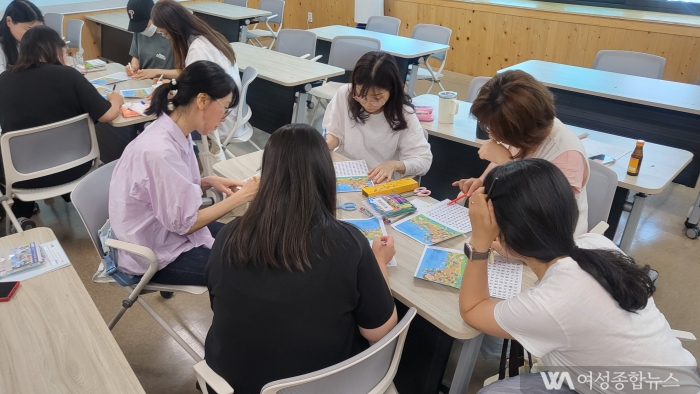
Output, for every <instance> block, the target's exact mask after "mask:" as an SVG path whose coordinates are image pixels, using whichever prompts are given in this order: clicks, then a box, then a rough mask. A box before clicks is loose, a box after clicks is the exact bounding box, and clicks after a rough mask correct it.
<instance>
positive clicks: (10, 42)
mask: <svg viewBox="0 0 700 394" xmlns="http://www.w3.org/2000/svg"><path fill="white" fill-rule="evenodd" d="M8 16H9V17H10V18H12V23H14V24H17V23H25V22H35V21H36V22H42V23H43V22H44V16H43V14H42V13H41V10H40V9H39V8H38V7H37V6H35V5H34V4H32V3H31V2H29V1H26V0H14V1H12V2H11V3H10V4H9V5H8V6H7V8H6V9H5V14H4V15H3V16H2V23H0V49H1V50H2V51H3V52H4V53H5V59H7V66H8V68H9V66H13V65H14V64H15V63H17V58H18V55H19V53H18V52H17V40H15V38H14V37H13V36H12V33H11V32H10V28H9V27H8V26H7V17H8Z"/></svg>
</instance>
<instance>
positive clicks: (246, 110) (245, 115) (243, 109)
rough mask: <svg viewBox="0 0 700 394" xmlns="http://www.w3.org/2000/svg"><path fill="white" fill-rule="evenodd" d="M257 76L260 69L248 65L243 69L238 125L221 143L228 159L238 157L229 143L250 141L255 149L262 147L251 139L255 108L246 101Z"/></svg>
mask: <svg viewBox="0 0 700 394" xmlns="http://www.w3.org/2000/svg"><path fill="white" fill-rule="evenodd" d="M257 77H258V70H256V69H255V68H253V67H248V68H246V69H245V71H243V76H242V77H241V100H240V103H239V104H238V108H237V111H238V117H237V118H236V125H235V126H234V127H233V131H232V132H231V134H229V135H228V137H226V139H225V140H224V142H223V143H222V144H221V145H222V147H223V149H224V154H225V155H226V158H228V159H232V158H234V157H236V156H234V155H233V153H231V151H229V150H228V144H243V143H245V142H249V143H250V144H251V145H253V147H255V149H257V150H260V147H259V146H257V145H256V144H255V142H253V140H251V137H253V127H252V126H251V125H250V123H248V121H249V120H250V117H251V116H253V110H252V109H250V106H249V105H248V103H247V102H246V98H247V97H248V87H249V86H250V84H251V83H253V81H254V80H255V78H257ZM239 130H240V131H239Z"/></svg>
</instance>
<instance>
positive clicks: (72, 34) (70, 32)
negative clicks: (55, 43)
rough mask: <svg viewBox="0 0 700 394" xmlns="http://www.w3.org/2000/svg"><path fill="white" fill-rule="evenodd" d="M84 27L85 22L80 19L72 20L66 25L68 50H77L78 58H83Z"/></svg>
mask: <svg viewBox="0 0 700 394" xmlns="http://www.w3.org/2000/svg"><path fill="white" fill-rule="evenodd" d="M83 25H85V22H84V21H82V20H80V19H70V20H68V22H67V23H66V41H68V48H70V49H76V50H77V52H76V57H78V58H80V59H82V57H83Z"/></svg>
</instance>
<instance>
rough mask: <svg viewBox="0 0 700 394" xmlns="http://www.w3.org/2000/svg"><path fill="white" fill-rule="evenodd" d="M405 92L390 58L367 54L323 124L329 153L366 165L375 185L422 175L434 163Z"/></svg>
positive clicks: (397, 70) (337, 94) (379, 54)
mask: <svg viewBox="0 0 700 394" xmlns="http://www.w3.org/2000/svg"><path fill="white" fill-rule="evenodd" d="M403 86H404V80H403V79H402V78H401V76H400V75H399V67H398V66H397V65H396V61H395V60H394V57H393V56H391V55H388V54H386V53H384V52H369V53H366V54H365V55H364V56H362V58H360V60H359V61H358V62H357V64H356V65H355V69H354V70H353V72H352V77H351V78H350V83H349V84H347V85H344V86H343V87H341V88H340V89H339V90H338V92H337V93H336V95H335V97H333V100H331V102H330V103H329V104H328V107H327V108H326V114H325V116H324V118H323V129H324V130H325V132H326V142H327V143H328V147H329V148H330V149H335V148H338V153H340V154H342V155H344V156H347V157H349V158H351V159H353V160H365V161H366V162H367V166H368V167H369V168H370V170H369V177H370V179H372V180H373V181H374V182H375V183H378V182H383V181H386V180H391V179H392V178H400V177H402V176H415V175H425V174H426V173H427V172H428V170H429V169H430V164H432V162H433V154H432V153H431V152H430V144H428V141H427V139H426V134H425V132H424V131H423V128H422V127H421V125H420V121H418V117H417V116H416V113H415V111H414V110H413V104H411V99H410V98H409V97H408V95H406V93H405V92H404V90H403Z"/></svg>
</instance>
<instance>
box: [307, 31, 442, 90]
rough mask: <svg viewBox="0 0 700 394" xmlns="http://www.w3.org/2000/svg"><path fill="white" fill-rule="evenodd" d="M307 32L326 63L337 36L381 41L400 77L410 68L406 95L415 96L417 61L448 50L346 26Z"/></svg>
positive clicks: (437, 45) (317, 53) (414, 40)
mask: <svg viewBox="0 0 700 394" xmlns="http://www.w3.org/2000/svg"><path fill="white" fill-rule="evenodd" d="M309 31H311V32H314V33H316V37H317V39H318V41H317V43H316V55H323V57H322V58H321V60H322V61H325V62H327V61H328V54H329V53H330V46H331V42H332V41H333V39H334V38H335V37H337V36H358V37H370V38H376V39H378V40H379V41H381V43H382V46H381V50H382V51H383V52H386V53H389V54H390V55H392V56H394V58H395V59H396V63H397V64H398V65H399V71H400V72H401V75H402V77H404V76H405V75H407V74H408V68H409V65H413V67H411V77H410V78H409V80H408V88H407V89H408V93H409V94H410V95H411V96H415V90H416V80H417V76H418V65H419V59H420V58H424V59H425V60H426V61H427V58H428V56H430V55H432V54H433V53H438V52H442V51H445V50H449V49H450V46H449V45H444V44H436V43H434V42H429V41H421V40H416V39H414V38H409V37H402V36H394V35H391V34H384V33H377V32H373V31H367V30H363V29H356V28H352V27H348V26H340V25H333V26H325V27H318V28H315V29H310V30H309Z"/></svg>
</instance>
